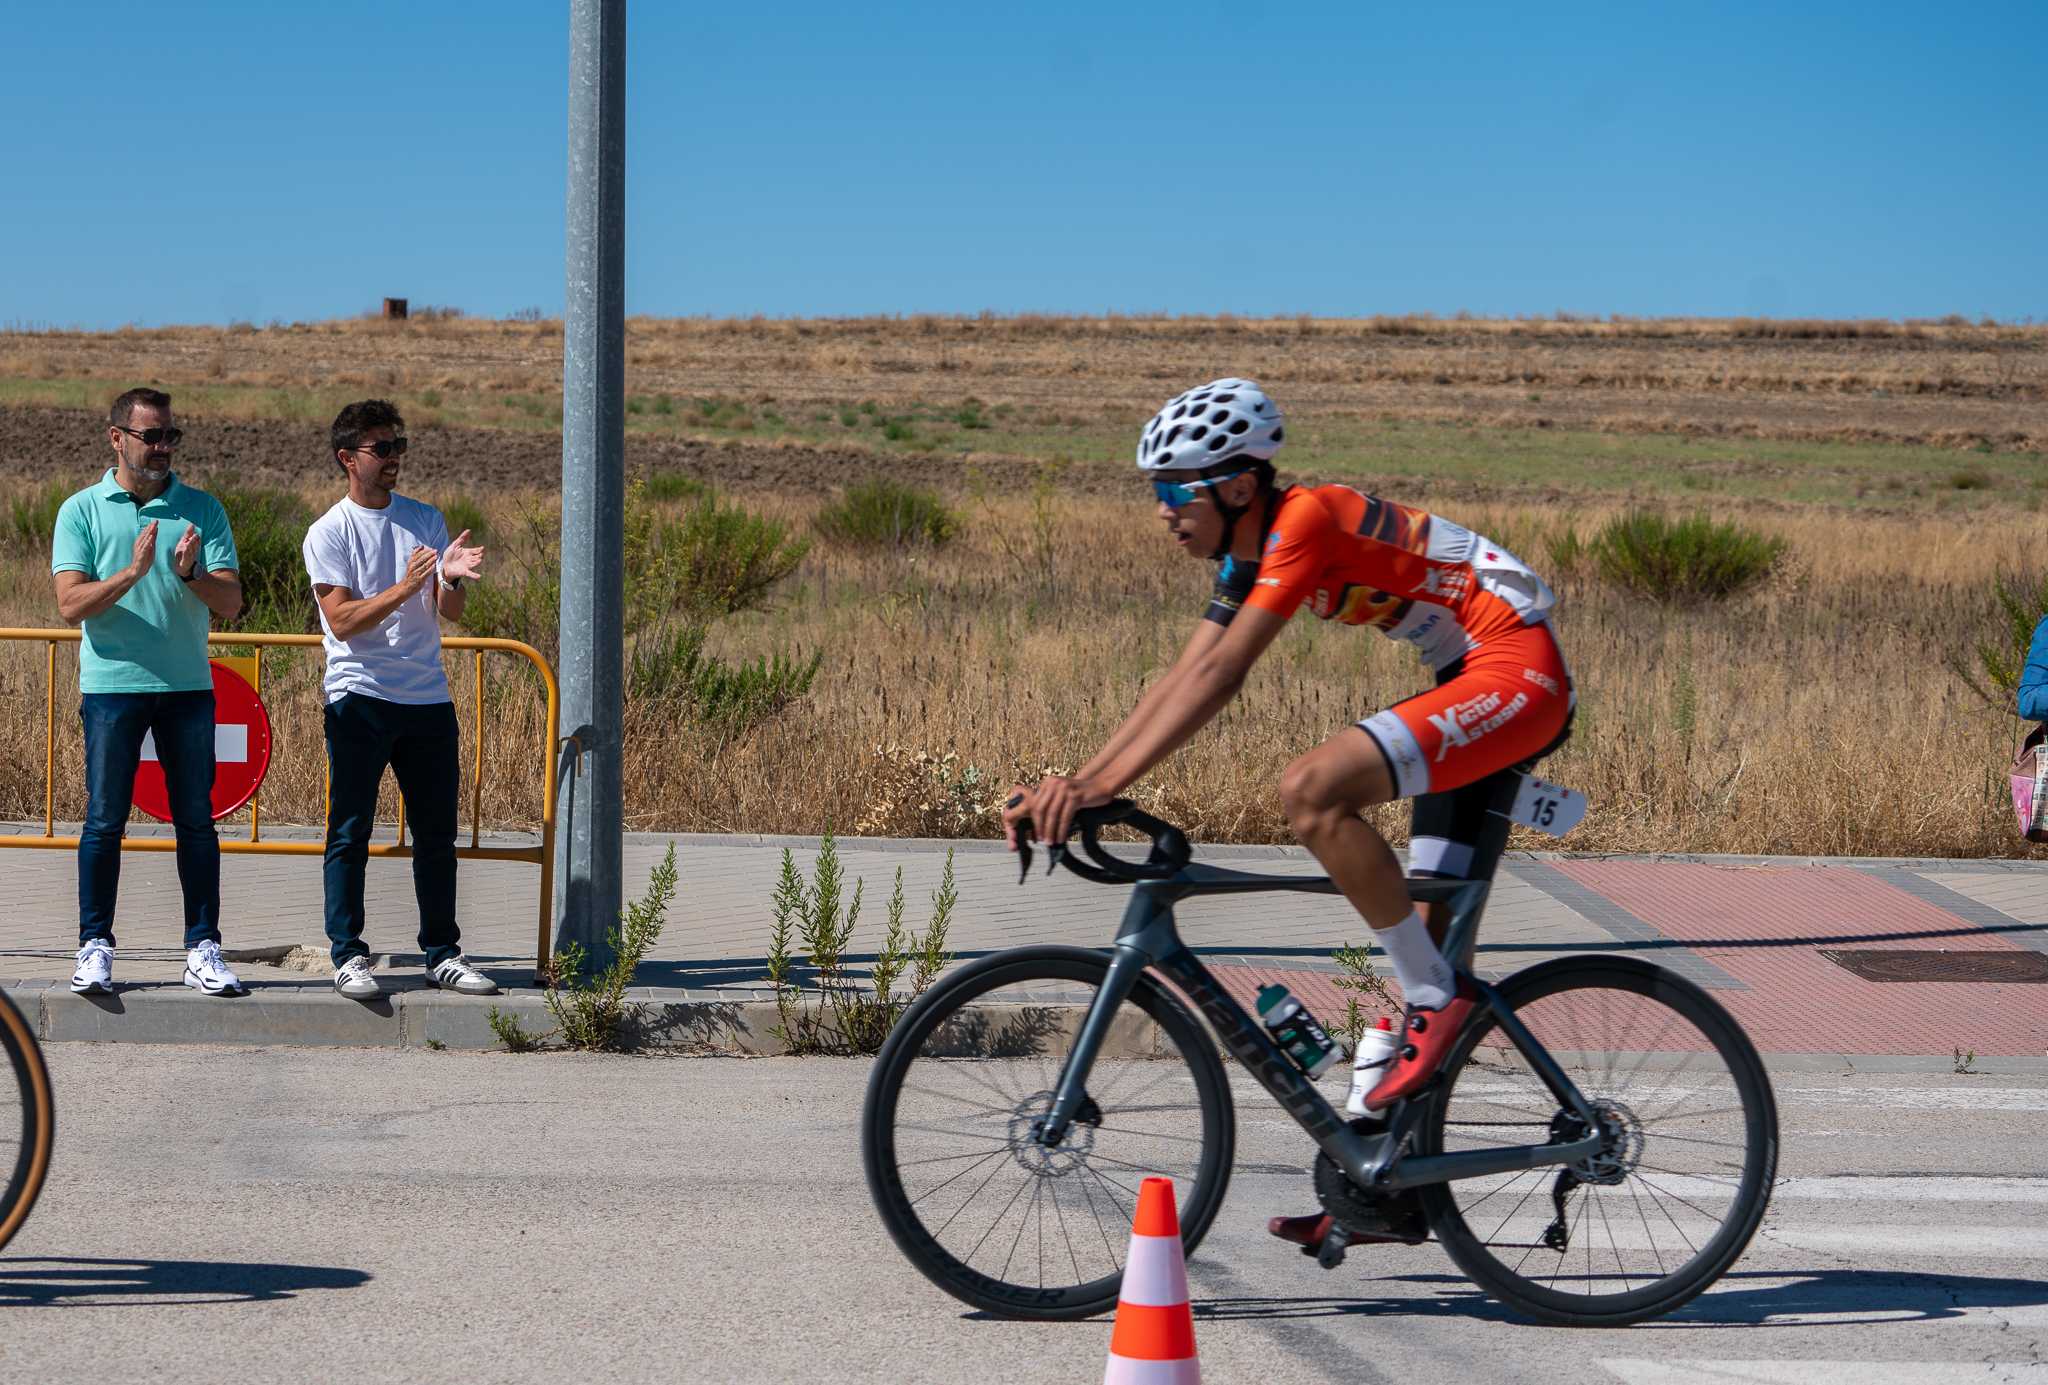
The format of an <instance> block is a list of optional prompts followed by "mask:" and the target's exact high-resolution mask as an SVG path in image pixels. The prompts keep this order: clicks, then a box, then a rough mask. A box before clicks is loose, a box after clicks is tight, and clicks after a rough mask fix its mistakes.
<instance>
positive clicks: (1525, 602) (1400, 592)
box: [1207, 486, 1575, 873]
mask: <svg viewBox="0 0 2048 1385" xmlns="http://www.w3.org/2000/svg"><path fill="white" fill-rule="evenodd" d="M1268 515H1269V518H1270V527H1269V528H1268V529H1267V532H1266V539H1265V546H1264V551H1263V553H1262V556H1261V557H1260V560H1259V561H1258V562H1256V563H1239V562H1237V561H1235V560H1234V559H1233V560H1229V561H1226V562H1225V563H1224V565H1223V571H1222V572H1221V573H1219V574H1218V575H1217V578H1216V594H1215V596H1214V598H1213V599H1212V600H1211V601H1210V603H1209V610H1208V613H1207V614H1208V618H1209V619H1210V620H1213V621H1216V622H1218V623H1220V624H1225V625H1227V624H1229V623H1230V621H1231V619H1232V617H1234V616H1235V615H1236V614H1237V612H1238V611H1239V609H1241V608H1242V607H1245V606H1257V607H1260V608H1262V609H1265V610H1268V611H1272V612H1273V613H1275V614H1276V615H1279V616H1281V617H1283V618H1285V617H1288V616H1292V615H1293V614H1294V613H1295V612H1296V611H1298V610H1300V609H1301V608H1302V607H1303V606H1307V607H1308V608H1309V609H1310V610H1311V611H1313V612H1315V613H1316V614H1317V615H1318V616H1320V617H1322V618H1323V619H1324V620H1341V621H1343V622H1344V623H1345V624H1347V625H1372V626H1377V627H1378V628H1379V629H1380V630H1381V632H1382V633H1384V634H1386V635H1387V636H1388V637H1390V638H1392V639H1397V640H1406V641H1407V642H1408V643H1410V644H1412V645H1414V646H1415V647H1416V649H1417V650H1418V651H1419V652H1420V653H1421V655H1422V658H1423V661H1424V662H1425V663H1427V664H1428V665H1429V667H1430V668H1431V669H1432V670H1433V671H1434V672H1435V673H1436V675H1437V686H1436V687H1435V688H1433V689H1431V690H1430V691H1428V692H1425V693H1421V694H1419V695H1417V696H1415V697H1411V698H1407V699H1405V700H1404V701H1401V702H1399V703H1396V704H1395V705H1394V706H1392V707H1389V708H1387V709H1385V710H1384V711H1381V712H1378V713H1376V714H1374V715H1372V716H1370V717H1367V718H1365V719H1363V720H1362V721H1360V722H1359V723H1358V726H1359V728H1360V729H1361V730H1363V731H1364V732H1365V733H1366V734H1367V735H1369V736H1371V737H1372V738H1373V740H1374V741H1375V742H1376V743H1378V745H1379V747H1380V750H1381V753H1382V754H1383V755H1384V756H1385V758H1386V762H1387V766H1388V768H1389V770H1390V771H1391V772H1392V774H1393V777H1394V785H1395V790H1396V792H1397V793H1399V794H1400V795H1401V796H1402V797H1404V798H1411V797H1416V796H1419V795H1422V794H1440V793H1446V792H1449V791H1451V790H1455V789H1459V788H1462V787H1463V786H1465V785H1467V784H1474V783H1477V782H1479V781H1480V780H1481V779H1484V778H1485V777H1486V776H1488V775H1490V774H1493V773H1494V772H1496V771H1498V770H1502V769H1505V768H1507V767H1508V766H1510V765H1516V764H1522V763H1525V762H1527V761H1528V760H1530V759H1532V758H1533V757H1536V756H1539V755H1543V754H1547V753H1548V752H1549V751H1550V750H1552V749H1554V748H1555V747H1556V746H1557V744H1558V743H1559V742H1560V741H1561V740H1562V739H1563V737H1564V735H1565V732H1566V728H1567V727H1568V726H1569V724H1570V719H1571V709H1572V705H1573V702H1574V701H1575V694H1574V693H1573V690H1572V686H1571V674H1570V673H1569V672H1568V671H1567V670H1566V668H1565V664H1564V657H1563V655H1562V654H1561V653H1560V652H1559V651H1558V648H1557V640H1556V639H1555V638H1554V637H1553V636H1552V635H1551V633H1550V629H1549V626H1548V623H1547V621H1546V619H1545V617H1546V616H1547V614H1548V613H1549V611H1550V608H1551V607H1552V606H1553V605H1554V604H1556V597H1555V596H1553V595H1552V594H1551V591H1550V588H1549V587H1547V586H1545V585H1544V584H1543V579H1542V578H1540V577H1538V576H1537V575H1536V574H1535V573H1533V572H1531V571H1530V570H1529V569H1528V568H1527V567H1525V566H1523V565H1522V562H1521V560H1520V559H1518V558H1516V557H1515V555H1514V554H1512V553H1510V552H1508V551H1507V550H1506V549H1505V548H1502V547H1501V546H1500V545H1499V544H1497V543H1494V542H1492V541H1491V540H1489V539H1486V538H1484V537H1482V536H1480V535H1478V534H1475V533H1473V532H1472V531H1471V530H1470V529H1466V528H1464V527H1463V526H1461V525H1457V524H1453V523H1451V522H1450V521H1449V520H1447V519H1444V518H1443V517H1441V516H1439V515H1431V514H1426V513H1424V512H1423V511H1421V510H1412V509H1409V508H1408V507H1407V506H1405V505H1396V504H1393V503H1392V502H1390V501H1386V500H1382V499H1380V498H1379V497H1378V496H1372V495H1362V494H1360V493H1359V492H1357V491H1355V490H1352V489H1351V488H1350V487H1349V486H1315V487H1304V486H1296V487H1292V488H1290V489H1289V490H1286V491H1283V492H1281V493H1280V494H1279V495H1277V496H1276V497H1275V498H1274V501H1273V504H1272V507H1271V508H1270V509H1269V511H1268ZM1417 811H1418V813H1419V812H1420V811H1421V810H1420V809H1418V810H1417ZM1418 822H1420V818H1418ZM1417 833H1418V835H1417V837H1416V839H1415V841H1414V843H1412V844H1411V863H1412V864H1413V866H1414V868H1415V869H1420V870H1439V869H1443V868H1445V862H1446V861H1448V860H1449V858H1448V857H1444V858H1442V859H1439V857H1440V856H1441V852H1438V853H1437V854H1436V855H1432V854H1431V851H1432V850H1434V849H1435V848H1437V847H1442V848H1446V849H1449V847H1452V846H1456V843H1446V842H1435V841H1434V838H1431V839H1430V841H1425V840H1424V836H1423V835H1422V833H1421V828H1420V827H1419V826H1418V828H1417ZM1432 843H1434V845H1433V846H1432ZM1460 849H1463V848H1460ZM1455 869H1456V868H1455V866H1453V873H1455Z"/></svg>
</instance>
